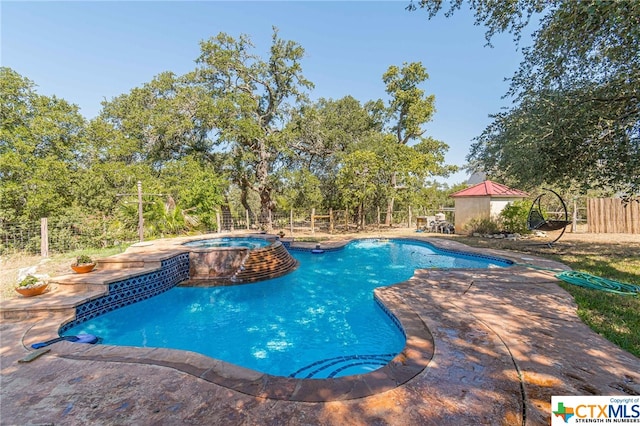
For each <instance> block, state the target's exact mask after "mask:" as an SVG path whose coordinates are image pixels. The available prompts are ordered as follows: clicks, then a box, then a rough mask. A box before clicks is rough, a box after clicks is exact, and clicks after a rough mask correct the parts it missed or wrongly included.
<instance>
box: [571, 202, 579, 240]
mask: <svg viewBox="0 0 640 426" xmlns="http://www.w3.org/2000/svg"><path fill="white" fill-rule="evenodd" d="M577 230H578V202H577V201H576V199H575V198H574V199H573V214H572V218H571V232H572V233H575V232H576V231H577Z"/></svg>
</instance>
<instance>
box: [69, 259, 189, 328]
mask: <svg viewBox="0 0 640 426" xmlns="http://www.w3.org/2000/svg"><path fill="white" fill-rule="evenodd" d="M160 265H161V266H160V270H158V271H155V272H151V273H148V274H144V275H139V276H137V277H131V278H127V279H126V280H122V281H116V282H114V283H111V284H109V293H108V294H107V295H105V296H102V297H99V298H97V299H94V300H91V301H89V302H85V303H82V304H81V305H78V306H76V319H75V320H73V321H71V322H69V323H67V324H65V325H64V326H62V327H61V328H60V334H62V333H64V332H65V331H67V330H69V329H70V328H72V327H75V326H76V325H78V324H82V323H83V322H85V321H88V320H90V319H93V318H95V317H97V316H99V315H102V314H106V313H107V312H111V311H113V310H115V309H118V308H122V307H123V306H127V305H131V304H132V303H136V302H140V301H142V300H145V299H148V298H150V297H153V296H157V295H158V294H160V293H164V292H165V291H167V290H169V289H171V288H173V287H175V285H176V284H178V283H180V282H182V281H184V280H188V279H189V253H182V254H179V255H177V256H175V257H172V258H171V259H167V260H163V261H162V262H161V264H160Z"/></svg>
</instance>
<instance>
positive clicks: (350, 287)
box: [65, 240, 509, 378]
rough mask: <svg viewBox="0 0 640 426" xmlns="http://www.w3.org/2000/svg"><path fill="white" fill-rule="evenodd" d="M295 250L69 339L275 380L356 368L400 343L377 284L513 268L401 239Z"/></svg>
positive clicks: (382, 360) (384, 358)
mask: <svg viewBox="0 0 640 426" xmlns="http://www.w3.org/2000/svg"><path fill="white" fill-rule="evenodd" d="M293 253H294V256H295V257H296V258H297V259H298V260H299V261H300V267H299V268H298V269H297V270H296V271H294V272H292V273H290V274H289V275H286V276H283V277H280V278H276V279H271V280H267V281H263V282H259V283H256V284H249V285H241V286H226V287H213V288H190V287H177V288H173V289H171V290H169V291H167V292H165V293H163V294H161V295H158V296H156V297H153V298H151V299H148V300H145V301H142V302H138V303H136V304H134V305H130V306H127V307H124V308H120V309H117V310H115V311H112V312H109V313H107V314H104V315H101V316H99V317H96V318H94V319H92V320H90V321H88V322H85V323H82V324H80V325H78V326H75V327H73V328H71V329H69V330H67V331H66V332H65V335H77V334H81V333H90V334H94V335H97V336H100V337H101V338H102V339H103V343H105V344H113V345H123V346H124V345H126V346H139V347H168V348H175V349H184V350H190V351H195V352H199V353H202V354H204V355H208V356H211V357H213V358H217V359H221V360H224V361H227V362H230V363H233V364H237V365H241V366H244V367H247V368H251V369H253V370H257V371H261V372H264V373H268V374H272V375H276V376H289V377H297V378H327V377H340V376H347V375H353V374H360V373H366V372H370V371H372V370H375V369H377V368H380V367H381V366H382V365H385V364H386V363H388V362H389V361H390V360H391V359H392V358H393V357H394V356H395V355H396V354H398V353H399V352H400V351H402V349H403V347H404V345H405V338H404V335H403V333H402V330H400V329H399V328H398V326H397V325H396V324H395V322H394V321H393V318H391V317H390V316H389V314H388V313H387V312H386V311H385V310H383V309H381V307H380V306H379V305H378V303H377V302H376V301H375V300H374V298H373V296H372V292H373V289H374V288H376V287H380V286H385V285H389V284H393V283H397V282H401V281H405V280H407V279H408V278H410V277H411V276H412V275H413V273H414V270H415V269H418V268H432V267H445V268H487V267H504V266H508V265H509V263H508V262H506V261H501V260H499V259H495V258H490V257H487V258H482V257H477V256H471V255H464V254H460V253H458V254H454V253H450V252H443V251H441V250H438V249H435V248H434V247H433V246H431V245H429V244H427V243H422V242H416V241H403V240H391V241H380V240H360V241H355V242H352V243H350V244H348V245H347V246H346V247H345V248H344V249H342V250H339V251H332V252H325V253H323V254H313V253H311V252H295V251H294V252H293ZM159 313H161V314H159Z"/></svg>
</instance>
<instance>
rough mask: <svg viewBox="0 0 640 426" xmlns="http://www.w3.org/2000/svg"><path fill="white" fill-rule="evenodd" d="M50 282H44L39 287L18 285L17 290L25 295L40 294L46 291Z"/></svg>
mask: <svg viewBox="0 0 640 426" xmlns="http://www.w3.org/2000/svg"><path fill="white" fill-rule="evenodd" d="M48 286H49V284H42V285H39V286H37V287H16V291H17V292H18V293H20V294H21V295H23V296H24V297H33V296H38V295H39V294H42V293H44V292H45V290H46V289H47V287H48Z"/></svg>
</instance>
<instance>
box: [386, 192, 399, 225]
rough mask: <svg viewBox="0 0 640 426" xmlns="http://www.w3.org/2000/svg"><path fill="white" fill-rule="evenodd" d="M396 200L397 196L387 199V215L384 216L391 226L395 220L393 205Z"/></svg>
mask: <svg viewBox="0 0 640 426" xmlns="http://www.w3.org/2000/svg"><path fill="white" fill-rule="evenodd" d="M395 200H396V199H395V197H391V198H389V201H387V217H385V218H384V224H385V225H386V226H388V227H391V223H392V222H393V205H394V203H395Z"/></svg>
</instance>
